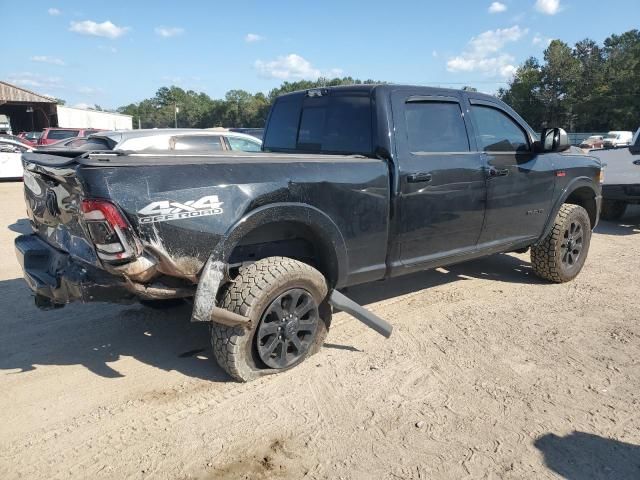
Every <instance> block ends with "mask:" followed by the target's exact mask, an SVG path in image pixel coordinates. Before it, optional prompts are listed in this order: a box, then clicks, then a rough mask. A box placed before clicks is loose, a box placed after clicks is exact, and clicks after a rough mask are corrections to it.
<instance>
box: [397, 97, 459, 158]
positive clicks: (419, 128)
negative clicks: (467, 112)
mask: <svg viewBox="0 0 640 480" xmlns="http://www.w3.org/2000/svg"><path fill="white" fill-rule="evenodd" d="M404 115H405V121H406V124H407V137H408V138H407V141H408V144H409V151H410V152H412V153H421V152H468V151H469V139H468V137H467V129H466V128H465V126H464V120H463V118H462V110H461V109H460V105H459V104H458V103H454V102H416V103H413V102H412V103H407V104H406V105H405V109H404Z"/></svg>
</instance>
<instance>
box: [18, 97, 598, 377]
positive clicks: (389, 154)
mask: <svg viewBox="0 0 640 480" xmlns="http://www.w3.org/2000/svg"><path fill="white" fill-rule="evenodd" d="M541 138H542V140H537V137H536V135H535V134H534V132H533V131H532V130H531V128H530V127H529V126H528V125H527V124H526V122H525V121H524V120H523V119H522V118H520V116H519V115H518V114H517V113H516V112H514V111H513V110H512V109H511V108H509V107H508V106H507V105H505V104H504V103H502V102H501V101H499V100H498V99H496V98H494V97H491V96H488V95H483V94H480V93H472V92H466V91H458V90H447V89H435V88H426V87H411V86H395V85H367V86H362V85H360V86H351V87H336V88H326V89H325V88H322V89H312V90H308V91H300V92H295V93H292V94H288V95H284V96H281V97H279V98H278V99H277V100H276V102H275V104H274V106H273V108H272V109H271V112H270V114H269V118H268V121H267V126H266V130H265V136H264V143H263V152H259V153H241V152H238V153H234V152H221V153H211V152H209V153H207V152H203V153H193V152H190V153H188V154H182V155H181V154H176V153H175V152H171V153H170V154H169V153H166V152H165V153H163V152H138V153H132V152H123V151H98V152H86V153H84V154H82V155H80V156H78V155H77V152H76V153H73V154H72V153H65V152H60V153H57V154H55V155H51V154H45V153H40V154H38V153H35V154H27V155H25V157H24V162H23V163H24V168H25V173H24V184H25V197H26V203H27V211H28V215H29V218H30V220H31V224H32V227H33V230H34V233H33V234H31V235H25V236H21V237H18V238H17V239H16V251H17V255H18V259H19V261H20V263H21V264H22V267H23V270H24V277H25V279H26V281H27V282H28V284H29V286H30V287H31V289H32V290H33V291H34V292H35V298H36V303H37V304H38V305H39V306H41V307H43V308H44V307H46V308H51V307H57V306H62V305H64V304H66V303H69V302H73V301H82V302H93V301H107V302H132V301H138V300H142V301H143V303H147V304H149V305H156V306H157V305H162V304H163V301H165V302H166V301H167V300H172V299H176V298H185V299H189V301H192V302H193V314H192V320H193V321H198V322H210V323H211V336H212V345H213V350H214V353H215V356H216V359H217V361H218V362H219V364H220V365H221V366H222V367H223V368H224V369H225V370H226V371H227V372H228V373H229V374H230V375H231V376H232V377H234V378H235V379H237V380H241V381H246V380H250V379H253V378H256V377H258V376H260V375H264V374H266V373H273V372H277V371H280V370H283V369H287V368H291V367H293V366H295V365H297V364H298V363H300V362H301V361H302V360H304V359H305V358H306V357H307V356H309V355H310V354H312V353H314V352H315V351H317V349H318V348H319V347H320V345H322V342H323V339H324V338H325V336H326V334H327V330H328V328H329V325H330V321H331V312H332V308H331V306H332V305H333V306H335V307H338V308H340V309H342V310H345V311H347V312H349V313H352V314H353V315H354V316H356V317H357V318H359V319H360V320H362V321H364V322H365V323H367V324H368V325H370V326H372V327H373V328H375V329H376V330H378V331H379V332H381V333H383V334H385V335H389V334H390V328H389V325H388V324H386V323H385V322H384V321H383V320H381V319H379V318H377V317H375V315H373V314H371V313H370V312H367V311H366V310H364V309H363V308H362V307H360V306H358V305H357V304H355V303H354V302H351V301H350V300H349V299H348V298H346V297H345V296H344V295H342V294H341V293H339V292H338V289H340V288H342V287H346V286H349V285H354V284H359V283H364V282H371V281H374V280H381V279H385V278H390V277H396V276H399V275H404V274H408V273H411V272H415V271H417V270H423V269H429V268H435V267H439V266H444V265H448V264H453V263H457V262H462V261H465V260H469V259H473V258H478V257H482V256H486V255H491V254H495V253H499V252H512V251H519V252H522V251H526V250H527V249H528V248H531V260H532V267H533V270H534V271H535V272H536V273H537V274H538V275H539V276H541V277H543V278H545V279H547V280H549V281H552V282H564V281H568V280H571V279H573V278H574V277H575V276H576V275H577V274H578V273H579V272H580V270H581V268H582V266H583V264H584V262H585V259H586V257H587V252H588V249H589V241H590V238H591V231H592V229H593V228H594V226H595V225H596V223H597V221H598V216H599V210H600V199H601V196H600V191H601V187H600V178H601V164H600V161H599V160H597V159H596V158H594V157H591V156H589V155H586V154H584V153H582V151H580V150H577V149H573V148H571V147H569V142H568V139H567V136H566V133H565V132H564V131H563V130H562V129H559V128H555V129H546V130H545V131H543V132H542V136H541Z"/></svg>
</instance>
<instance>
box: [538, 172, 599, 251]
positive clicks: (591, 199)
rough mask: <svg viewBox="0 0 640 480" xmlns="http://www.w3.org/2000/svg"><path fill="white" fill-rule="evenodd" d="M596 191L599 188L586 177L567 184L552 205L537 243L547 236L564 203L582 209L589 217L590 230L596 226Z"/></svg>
mask: <svg viewBox="0 0 640 480" xmlns="http://www.w3.org/2000/svg"><path fill="white" fill-rule="evenodd" d="M598 190H599V188H598V187H597V186H596V185H594V183H593V180H592V179H590V178H588V177H577V178H574V179H573V180H572V181H571V182H569V184H568V185H567V186H566V187H565V188H564V190H562V193H561V194H560V196H559V197H558V199H557V200H556V202H555V203H554V205H553V209H552V210H551V214H550V215H549V218H547V223H546V224H545V228H544V230H543V232H542V235H541V236H540V238H539V239H538V242H540V241H542V240H543V239H544V238H545V237H546V236H547V235H548V234H549V232H550V231H551V228H552V227H553V222H554V220H555V218H556V215H557V214H558V212H559V211H560V208H561V207H562V205H564V204H565V203H569V204H572V205H579V206H581V207H582V208H584V209H585V210H586V211H587V214H588V215H589V220H590V221H591V229H594V228H595V227H596V225H597V224H598V218H599V215H600V198H601V197H600V194H599V193H598Z"/></svg>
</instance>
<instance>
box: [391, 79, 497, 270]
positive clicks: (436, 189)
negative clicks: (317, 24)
mask: <svg viewBox="0 0 640 480" xmlns="http://www.w3.org/2000/svg"><path fill="white" fill-rule="evenodd" d="M461 100H462V99H461V98H460V97H459V96H455V95H454V96H451V95H427V96H425V95H421V94H420V90H416V91H415V92H414V91H411V90H406V89H403V90H396V91H394V92H393V93H392V110H393V118H394V125H395V136H396V157H397V163H398V168H399V179H398V180H399V190H400V194H399V198H398V200H397V202H398V204H397V215H396V219H395V228H396V238H397V240H398V243H399V245H396V248H395V249H394V250H392V252H393V253H392V266H393V267H394V268H399V269H401V270H405V271H406V268H407V267H411V266H419V265H424V264H426V263H429V262H431V261H435V260H437V259H438V258H442V257H447V256H453V255H457V254H461V253H464V252H465V251H468V250H472V249H473V248H474V247H475V245H476V243H477V241H478V237H479V236H480V232H481V230H482V223H483V219H484V210H485V205H484V202H485V196H486V186H485V177H484V171H483V164H482V159H481V156H480V153H479V152H477V151H476V148H475V140H474V139H473V136H472V135H469V132H470V131H471V128H472V127H471V125H470V124H469V123H468V122H467V121H466V120H465V115H464V113H463V112H464V109H463V104H462V101H461Z"/></svg>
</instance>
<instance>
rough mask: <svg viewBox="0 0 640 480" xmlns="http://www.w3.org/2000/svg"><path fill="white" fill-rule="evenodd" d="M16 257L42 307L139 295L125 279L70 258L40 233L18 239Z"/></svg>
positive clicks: (122, 299) (128, 300)
mask: <svg viewBox="0 0 640 480" xmlns="http://www.w3.org/2000/svg"><path fill="white" fill-rule="evenodd" d="M15 248H16V257H17V259H18V262H19V263H20V266H21V267H22V271H23V274H24V279H25V281H26V282H27V284H28V285H29V287H30V288H31V290H32V291H33V292H34V293H35V295H36V305H38V306H39V307H42V308H47V307H56V306H63V305H65V304H67V303H71V302H78V301H79V302H112V303H132V302H135V301H136V300H137V295H135V294H134V293H133V292H131V291H130V288H129V287H128V285H127V283H126V282H125V279H124V278H122V277H117V276H115V275H111V274H109V273H108V272H105V271H104V270H101V269H98V268H96V267H93V266H91V265H89V264H86V263H84V262H79V261H77V260H74V259H73V258H71V256H70V255H69V254H67V253H64V252H61V251H59V250H57V249H55V248H53V247H52V246H51V245H49V244H48V243H46V242H45V241H44V240H42V239H41V238H40V237H38V236H37V235H21V236H19V237H18V238H16V240H15Z"/></svg>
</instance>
